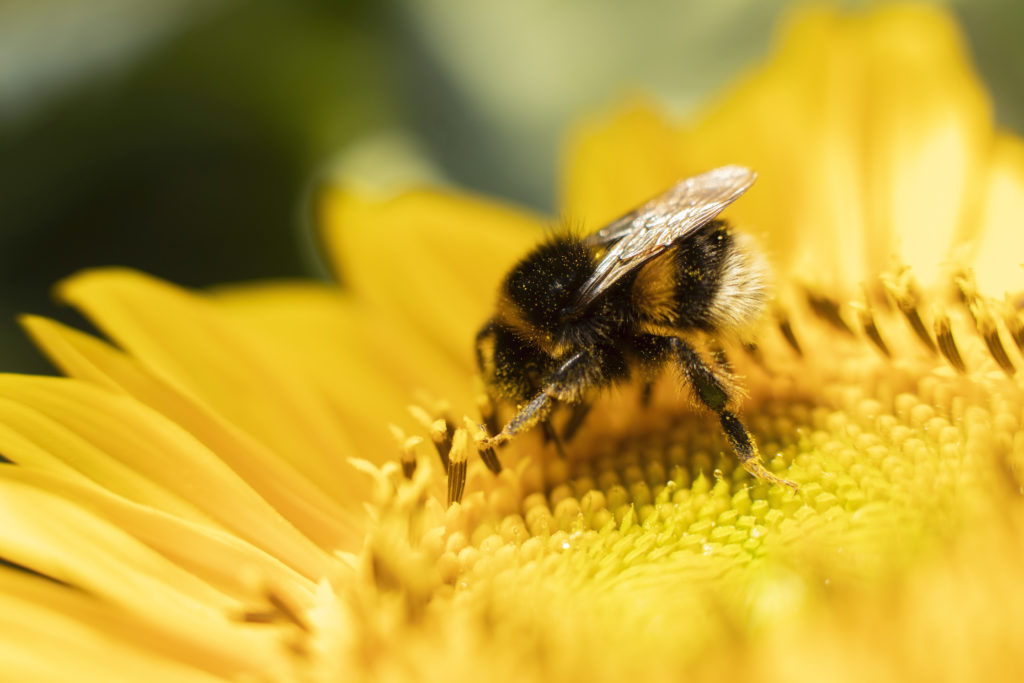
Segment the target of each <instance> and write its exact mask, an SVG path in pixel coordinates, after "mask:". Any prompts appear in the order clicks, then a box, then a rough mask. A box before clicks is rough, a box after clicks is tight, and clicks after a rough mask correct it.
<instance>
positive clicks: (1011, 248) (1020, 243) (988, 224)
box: [966, 135, 1024, 296]
mask: <svg viewBox="0 0 1024 683" xmlns="http://www.w3.org/2000/svg"><path fill="white" fill-rule="evenodd" d="M980 209H981V210H980V220H979V222H978V230H977V233H976V235H975V236H974V238H973V239H972V240H971V242H970V244H969V245H968V256H967V258H966V263H967V265H970V266H972V267H973V269H974V274H975V277H976V279H977V283H978V288H979V289H980V290H981V291H982V292H985V293H987V294H989V295H992V296H1001V295H1002V293H1004V292H1014V293H1016V292H1021V291H1024V229H1022V222H1024V218H1022V217H1024V141H1022V140H1021V139H1020V138H1018V137H1014V136H1011V135H1002V136H1000V137H999V138H998V140H997V142H996V145H995V149H994V150H993V154H992V160H991V164H990V166H989V175H988V178H987V183H986V188H985V193H984V199H983V202H982V205H981V207H980Z"/></svg>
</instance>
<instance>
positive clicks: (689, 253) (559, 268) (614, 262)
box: [476, 166, 793, 486]
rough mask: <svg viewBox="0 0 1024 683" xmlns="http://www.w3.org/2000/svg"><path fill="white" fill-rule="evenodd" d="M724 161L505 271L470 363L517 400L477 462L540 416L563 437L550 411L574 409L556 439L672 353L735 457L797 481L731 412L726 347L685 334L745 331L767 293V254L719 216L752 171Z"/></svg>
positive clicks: (491, 429) (763, 472) (494, 393)
mask: <svg viewBox="0 0 1024 683" xmlns="http://www.w3.org/2000/svg"><path fill="white" fill-rule="evenodd" d="M756 177H757V176H756V174H755V173H754V172H753V171H751V170H749V169H747V168H743V167H740V166H723V167H721V168H716V169H714V170H712V171H708V172H706V173H703V174H701V175H697V176H694V177H692V178H687V179H684V180H682V181H680V182H678V183H677V184H675V185H674V186H673V187H671V188H669V189H668V190H667V191H665V192H664V193H662V194H661V195H659V196H657V197H655V198H653V199H651V200H650V201H648V202H646V203H645V204H643V205H641V206H639V207H638V208H636V209H635V210H633V211H631V212H629V213H627V214H626V215H624V216H622V217H621V218H619V219H618V220H615V221H613V222H612V223H610V224H608V225H607V226H605V227H604V228H602V229H600V230H598V231H597V232H596V233H593V234H591V235H589V236H586V237H576V236H572V235H568V234H557V235H554V236H552V237H550V238H549V239H547V240H546V241H544V242H543V243H541V244H540V245H539V246H537V247H535V248H534V249H533V250H532V251H531V252H529V253H528V254H527V255H526V256H525V257H524V258H523V259H522V260H521V261H519V263H517V264H516V265H515V266H514V267H513V268H512V270H511V271H510V272H509V273H508V275H507V276H506V277H505V279H504V281H503V282H502V285H501V288H500V290H499V293H498V301H497V311H496V313H495V314H494V316H493V317H492V318H491V319H490V320H488V321H487V323H486V324H485V325H484V326H483V327H482V328H481V329H480V331H479V333H478V334H477V337H476V355H477V362H478V365H479V369H480V372H481V374H482V375H483V378H484V381H485V383H486V385H487V387H488V392H489V393H490V395H491V397H492V399H498V400H499V401H503V402H507V403H511V404H512V405H515V406H516V411H515V414H514V415H513V416H512V418H511V419H510V420H509V421H508V423H507V424H505V425H504V427H503V428H501V429H500V430H499V429H498V426H499V425H498V424H497V423H496V422H495V420H494V419H493V417H494V416H493V412H492V413H491V414H490V415H486V414H485V421H486V422H488V423H489V424H488V425H485V429H486V431H487V432H488V434H489V436H486V437H485V438H484V439H483V440H482V441H481V444H480V445H481V447H482V454H483V457H484V460H485V462H487V464H488V465H489V466H490V467H491V468H492V469H495V470H496V471H497V470H498V469H500V464H499V463H498V461H497V458H496V456H495V453H494V447H496V446H498V445H500V444H502V443H504V442H506V441H508V440H509V439H511V438H512V437H513V436H515V435H517V434H520V433H522V432H525V431H527V430H529V429H531V428H533V427H535V426H537V425H540V426H541V427H543V429H544V431H545V434H546V435H547V437H548V438H551V439H554V440H555V441H556V443H558V435H557V434H556V433H555V431H554V428H553V427H552V425H551V422H550V421H549V417H550V415H551V413H552V411H553V410H554V409H555V408H556V407H558V406H559V405H567V406H570V407H571V413H570V416H569V418H568V419H567V420H566V422H565V425H564V427H563V430H562V433H561V438H562V439H570V438H572V435H573V433H574V432H575V431H576V430H577V429H578V428H579V427H580V424H581V423H582V422H583V420H584V419H585V417H586V414H587V411H588V410H589V408H590V406H591V404H592V402H593V400H594V398H595V396H596V394H598V393H600V391H601V390H602V389H606V388H608V387H611V386H613V385H617V384H621V383H625V382H628V381H631V380H636V379H639V380H640V381H642V382H643V385H642V386H644V387H645V393H647V394H649V391H650V386H651V382H652V381H653V380H654V378H655V377H656V376H657V375H658V374H659V373H660V371H661V370H662V369H663V368H664V367H665V366H666V365H669V364H673V365H675V366H677V367H678V368H679V369H680V370H681V374H682V376H683V378H685V380H686V381H687V383H688V384H689V385H690V387H691V389H692V392H693V395H694V398H695V400H696V402H697V403H698V404H700V405H703V406H705V407H706V408H708V409H709V410H711V411H713V412H714V413H715V414H716V415H717V417H718V421H719V422H720V424H721V427H722V430H723V431H724V433H725V436H726V438H727V439H728V441H729V443H730V445H731V446H732V448H733V450H734V451H735V453H736V456H737V457H738V458H739V460H740V462H741V463H742V464H743V467H744V468H745V469H747V471H748V472H750V473H752V474H754V475H755V476H758V477H761V478H763V479H766V480H769V481H771V482H774V483H781V484H787V485H790V486H793V484H792V482H789V481H786V480H784V479H780V478H779V477H776V476H775V475H774V474H772V473H771V472H769V471H768V470H767V469H765V468H764V467H763V466H762V465H761V463H760V461H759V457H758V452H757V446H756V445H755V442H754V440H753V438H752V437H751V435H750V433H749V432H748V431H747V429H746V427H745V426H744V425H743V422H742V421H741V420H740V418H739V417H738V416H737V415H736V413H735V412H734V403H735V386H736V385H735V382H734V380H733V377H732V375H731V373H730V371H729V368H728V364H727V362H726V361H725V359H724V356H719V357H715V358H711V359H708V358H705V357H703V355H702V354H701V353H700V352H698V351H697V349H696V348H695V347H694V345H693V342H694V341H695V340H696V339H697V338H698V337H701V336H702V335H703V336H705V337H707V338H709V339H711V340H717V339H720V338H722V337H728V336H730V335H731V336H737V335H739V334H741V333H742V332H744V331H745V330H747V329H748V328H750V326H751V325H752V324H753V323H754V322H755V321H756V320H757V319H758V317H759V316H760V315H761V313H762V312H763V310H764V308H765V305H766V301H767V298H768V269H767V265H766V263H765V260H764V258H763V257H762V256H761V255H760V254H759V253H758V252H757V250H756V249H755V248H754V247H753V244H752V242H751V240H750V239H749V238H748V237H747V236H746V235H744V234H742V233H738V232H734V231H733V230H732V229H731V228H730V227H729V226H728V225H727V224H726V223H725V222H724V221H722V220H719V219H717V216H718V214H719V213H721V211H722V210H724V209H725V208H726V207H727V206H729V205H730V204H732V203H733V202H734V201H736V200H737V199H738V198H739V197H740V196H741V195H742V194H743V193H744V192H746V191H747V189H749V188H750V186H751V185H752V184H753V183H754V180H755V179H756Z"/></svg>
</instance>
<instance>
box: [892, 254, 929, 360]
mask: <svg viewBox="0 0 1024 683" xmlns="http://www.w3.org/2000/svg"><path fill="white" fill-rule="evenodd" d="M881 281H882V285H883V286H884V287H885V291H886V292H888V293H889V295H890V296H891V297H892V298H893V300H894V301H895V302H896V308H898V309H899V311H900V313H902V314H903V317H904V318H906V320H907V324H909V325H910V329H911V330H913V331H914V334H915V335H917V338H918V340H919V341H920V342H921V343H922V344H924V347H925V348H926V349H928V350H929V351H931V352H932V353H936V352H937V351H938V349H937V348H936V346H935V341H934V340H932V337H931V335H930V334H928V328H927V327H925V324H924V321H923V320H921V313H920V312H919V311H918V307H919V306H920V305H921V293H920V290H919V289H918V287H917V283H916V282H915V281H914V278H913V276H912V275H911V274H910V268H906V267H904V268H903V269H902V270H901V271H900V272H899V273H898V274H896V275H892V274H888V273H887V274H883V275H882V277H881Z"/></svg>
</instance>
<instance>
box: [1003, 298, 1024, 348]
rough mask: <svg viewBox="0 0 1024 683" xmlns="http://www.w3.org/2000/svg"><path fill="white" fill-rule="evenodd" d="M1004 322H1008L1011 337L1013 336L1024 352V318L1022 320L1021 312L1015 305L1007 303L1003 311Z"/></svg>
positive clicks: (1007, 327)
mask: <svg viewBox="0 0 1024 683" xmlns="http://www.w3.org/2000/svg"><path fill="white" fill-rule="evenodd" d="M1003 322H1004V323H1005V324H1006V329H1007V331H1009V333H1010V337H1011V338H1013V342H1014V343H1015V344H1016V345H1017V348H1018V349H1020V351H1021V353H1024V320H1021V317H1020V313H1018V312H1017V310H1016V309H1015V308H1014V307H1013V305H1012V304H1007V305H1006V306H1005V310H1004V311H1003Z"/></svg>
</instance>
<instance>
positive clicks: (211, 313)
mask: <svg viewBox="0 0 1024 683" xmlns="http://www.w3.org/2000/svg"><path fill="white" fill-rule="evenodd" d="M1022 150H1024V146H1022V144H1021V143H1020V142H1019V141H1018V140H1017V139H1015V138H1012V137H1009V136H1007V135H1004V134H1001V133H996V132H994V131H993V130H992V128H991V123H990V112H989V105H988V102H987V99H986V97H985V95H984V93H983V91H982V89H981V88H980V86H979V85H978V84H977V81H976V80H975V78H974V76H973V75H972V73H971V72H970V70H969V68H968V67H967V66H966V62H965V60H964V56H963V49H962V46H961V45H960V42H959V38H958V36H957V34H956V31H955V29H954V28H953V27H952V25H951V24H950V22H949V20H948V19H947V18H946V17H945V15H943V14H941V13H939V12H938V11H937V10H934V9H929V8H927V7H916V6H914V7H910V6H892V7H886V8H883V9H881V10H878V11H875V12H872V13H870V14H866V15H863V16H860V17H854V18H849V17H840V16H837V15H835V14H833V13H830V12H825V11H815V12H811V13H808V14H803V15H800V16H799V17H798V18H797V19H796V20H795V21H794V22H792V24H791V25H790V27H789V29H788V30H787V31H786V32H785V33H784V38H783V40H782V42H781V45H780V48H779V51H778V53H777V55H776V56H775V57H774V58H772V59H771V60H770V61H769V62H768V63H766V64H765V65H763V66H762V67H760V68H759V69H758V70H757V71H755V72H754V73H752V74H751V75H750V76H749V77H748V78H747V79H746V80H745V81H744V82H743V83H741V84H740V85H739V86H738V87H737V88H735V89H734V90H732V91H730V92H728V93H726V95H725V96H724V97H723V98H722V99H721V100H720V101H719V102H718V103H717V105H715V106H713V107H711V108H710V109H709V110H708V112H707V113H706V115H705V116H704V117H702V118H700V119H699V120H697V121H696V123H694V124H692V125H689V126H686V127H677V126H676V125H675V124H672V123H670V122H668V121H667V120H666V119H664V118H663V117H662V116H661V115H660V114H659V113H657V111H656V110H654V109H653V108H651V107H649V106H647V105H644V104H634V105H632V106H630V107H628V108H626V109H625V110H623V111H621V112H618V113H616V114H613V115H611V116H609V117H605V118H602V119H600V120H595V121H592V122H590V123H589V124H587V125H585V126H583V127H582V128H581V129H580V131H579V132H578V134H577V136H576V137H575V138H574V141H573V144H572V153H571V154H570V157H569V163H568V169H569V172H568V174H567V175H568V182H567V186H566V188H565V204H566V207H567V208H566V213H567V215H568V217H569V218H570V219H571V220H573V221H580V222H582V223H583V224H584V229H586V230H590V231H592V230H594V229H596V228H597V227H599V226H600V225H602V224H603V223H604V222H606V221H607V220H609V219H610V218H613V217H615V216H617V215H620V214H621V213H623V212H624V211H625V210H628V209H630V208H632V207H633V206H635V205H636V204H638V203H639V202H641V201H642V200H644V199H646V198H647V197H649V196H651V195H653V194H655V193H657V192H658V191H660V190H662V189H664V188H665V187H667V186H669V185H670V184H672V183H673V182H674V181H676V180H678V179H679V178H680V177H686V176H690V175H694V174H695V173H697V172H700V171H703V170H706V169H708V168H712V167H716V166H721V165H723V164H727V163H737V164H743V165H745V166H749V167H751V168H754V169H756V170H757V171H758V173H759V174H760V177H761V180H760V181H759V184H758V186H757V187H756V188H754V189H753V190H752V191H751V192H750V193H749V196H746V197H744V199H743V201H741V202H738V203H737V204H735V205H734V206H733V207H731V208H730V209H729V211H728V217H729V219H730V220H731V221H732V222H734V223H735V224H736V225H737V226H738V227H740V228H741V229H743V230H745V231H747V232H749V233H750V234H752V235H753V236H755V237H756V238H758V239H759V241H760V242H761V243H762V245H763V246H764V247H765V249H766V250H767V252H768V255H769V258H770V259H771V260H772V261H773V263H774V266H775V277H776V288H777V289H776V292H777V300H776V303H775V305H774V309H773V310H772V312H771V314H770V315H768V316H766V320H765V321H764V325H763V328H762V329H760V330H759V335H758V337H757V344H756V348H754V347H749V346H748V347H745V348H744V347H742V346H740V345H737V344H733V345H732V346H730V347H729V349H728V351H729V355H730V359H731V361H732V362H733V363H734V368H735V371H736V374H737V376H738V377H739V378H740V382H741V383H742V386H743V388H744V390H745V391H746V394H747V396H746V398H745V399H744V400H743V402H742V413H743V416H744V420H745V421H746V423H747V424H748V426H749V427H750V429H751V431H752V432H753V435H754V437H755V439H756V441H757V443H758V444H759V447H760V451H761V456H762V458H763V461H764V464H765V466H766V467H768V468H769V469H770V470H771V471H772V472H774V473H775V474H777V475H779V476H784V477H786V478H789V479H792V480H794V481H796V482H798V483H799V484H800V489H799V491H793V490H791V489H788V488H785V487H779V486H773V485H770V484H769V483H766V482H764V481H762V480H756V479H752V478H750V477H749V476H748V475H747V474H746V472H745V471H744V470H743V469H742V468H740V467H737V463H736V461H735V458H734V457H733V456H732V454H731V452H730V449H729V448H728V446H727V444H726V443H725V439H724V437H722V436H721V434H720V433H719V430H718V429H717V425H716V424H715V423H714V420H713V419H712V418H710V417H709V416H708V415H706V414H703V413H701V412H699V411H695V410H693V409H692V407H691V406H690V405H689V404H688V402H687V401H686V400H685V398H684V397H683V396H682V395H681V390H680V383H679V382H678V378H675V377H673V376H671V375H670V374H669V375H666V377H665V378H664V379H663V380H662V381H660V382H659V383H658V384H657V385H656V386H655V389H654V393H653V395H652V396H651V397H650V401H649V403H646V404H644V403H643V402H642V400H641V398H642V397H641V396H639V395H638V394H639V393H640V389H639V388H627V389H625V390H623V391H621V392H619V393H617V394H614V395H610V396H608V397H607V398H606V399H604V400H602V401H601V402H600V403H599V404H597V405H596V406H595V408H594V409H593V411H592V412H591V414H590V415H588V416H587V417H586V420H585V421H584V423H583V424H582V425H581V426H580V428H579V430H578V432H577V436H576V438H574V439H573V440H572V441H571V442H569V443H567V444H566V445H565V453H564V457H563V456H560V455H559V454H558V453H557V451H556V448H555V447H554V446H553V445H552V444H550V443H547V444H546V443H544V439H543V438H542V436H541V435H539V434H530V435H526V436H524V437H523V438H522V439H520V440H518V441H516V442H514V443H513V444H512V445H511V446H510V447H509V448H506V449H504V450H502V451H500V452H499V453H498V454H497V457H499V458H500V459H501V464H502V467H501V468H500V469H501V471H500V472H499V473H497V474H495V473H494V472H493V471H492V470H496V469H499V468H498V467H497V466H496V463H495V462H493V461H488V462H487V463H485V462H484V461H483V460H481V459H480V458H478V457H477V454H476V452H475V448H474V442H475V440H476V438H477V436H478V433H477V432H478V429H479V428H478V426H477V423H478V422H479V418H480V413H479V407H478V403H477V398H478V395H479V394H480V390H479V387H477V386H475V385H474V380H473V377H474V370H473V367H472V339H473V335H474V334H475V332H476V330H477V329H478V327H479V326H480V325H481V323H482V322H483V321H484V320H485V319H486V318H487V316H488V314H489V311H490V310H491V307H492V305H493V296H494V292H495V291H496V288H497V285H498V282H499V280H500V278H501V277H502V275H503V274H504V273H505V272H506V271H507V270H508V268H509V267H510V266H511V265H512V264H513V263H514V262H515V261H516V259H518V258H519V257H520V256H521V255H522V254H523V253H524V252H525V251H526V250H527V249H529V247H530V246H531V245H532V244H533V243H534V242H535V241H536V240H537V239H538V237H539V236H540V235H541V234H542V233H543V230H544V228H545V226H546V223H547V221H546V219H543V218H540V217H537V216H533V215H530V214H527V213H525V212H522V211H518V210H514V209H510V208H507V207H504V206H500V205H497V204H493V203H490V202H488V201H486V200H482V199H478V198H467V197H463V196H459V195H455V194H450V193H443V192H437V191H427V190H422V191H417V192H410V193H406V194H403V195H401V196H398V197H369V196H365V195H359V194H353V193H349V192H346V191H344V190H335V191H331V192H329V193H328V194H327V195H325V197H324V201H323V203H322V205H321V209H322V216H323V224H324V226H325V232H324V241H325V244H326V247H327V250H328V254H329V255H330V256H331V258H332V259H333V261H334V263H335V265H336V268H337V271H338V274H339V276H340V278H341V280H342V281H343V282H344V283H345V288H344V289H343V290H341V291H338V290H337V289H335V288H332V287H327V286H319V285H313V284H299V283H290V284H275V285H266V286H261V287H246V288H236V289H230V290H224V291H219V292H215V293H213V294H211V295H198V294H193V293H188V292H184V291H182V290H180V289H177V288H175V287H172V286H170V285H167V284H165V283H162V282H159V281H156V280H154V279H152V278H149V277H146V276H142V275H139V274H137V273H133V272H127V271H120V270H106V271H94V272H89V273H84V274H81V275H79V276H76V277H75V278H72V279H70V280H68V281H67V282H65V283H63V284H62V285H61V287H60V292H59V293H60V295H61V297H62V298H63V299H65V300H66V301H68V302H70V303H72V304H73V305H75V306H76V307H77V308H78V309H79V310H81V311H83V312H84V313H85V314H86V315H87V316H88V317H89V318H90V319H91V320H92V322H93V323H94V324H95V325H96V326H97V327H98V328H99V329H100V330H101V331H102V332H103V333H104V334H105V335H106V336H107V337H109V339H111V340H112V341H113V342H114V343H115V344H116V347H115V346H114V345H112V344H110V343H108V342H106V341H102V340H100V339H97V338H94V337H92V336H89V335H85V334H82V333H79V332H75V331H73V330H70V329H68V328H66V327H64V326H62V325H58V324H56V323H53V322H51V321H47V320H43V319H39V318H26V319H25V321H24V322H25V326H26V328H27V329H28V330H29V332H30V333H31V334H32V335H33V337H34V338H35V339H36V341H37V342H38V343H39V345H40V346H41V348H43V349H44V350H45V352H46V353H47V354H48V355H49V356H50V357H51V358H52V359H53V360H54V362H55V363H56V364H57V365H58V366H59V367H60V368H61V369H62V370H63V371H64V372H65V374H66V375H67V376H68V377H67V378H42V377H25V376H16V375H11V376H6V377H0V453H2V454H3V455H4V457H5V458H7V459H9V460H10V461H12V462H13V463H16V466H5V467H3V468H2V470H3V471H2V474H3V476H2V477H0V489H2V491H0V505H2V506H3V507H4V519H5V523H4V524H3V525H0V556H2V557H3V558H4V559H6V560H7V561H8V562H10V563H12V564H14V565H17V566H19V567H23V568H27V569H30V570H32V571H33V572H35V574H37V575H34V574H28V573H25V572H21V571H17V570H15V569H3V570H2V571H0V579H2V581H3V583H2V587H0V599H2V600H3V601H4V602H5V604H6V606H7V609H5V610H3V611H2V614H4V615H6V616H5V617H4V620H5V621H4V624H5V627H4V631H3V633H4V636H5V637H4V638H3V639H0V643H3V644H2V645H0V647H2V650H3V655H2V656H3V661H4V662H5V665H6V666H7V668H6V671H7V672H10V675H11V676H13V677H14V678H17V679H28V680H33V679H47V678H49V679H60V678H62V677H65V678H66V677H67V676H66V674H67V673H68V672H69V671H72V670H74V671H75V672H76V673H77V674H79V675H81V674H83V672H84V673H85V674H90V673H91V674H93V675H94V677H95V678H96V679H98V680H110V679H126V680H132V679H140V678H143V677H145V678H146V679H147V680H153V679H155V680H182V679H188V680H238V679H249V680H272V681H292V680H296V681H329V680H341V679H345V680H351V679H365V680H407V679H408V680H420V679H429V678H443V679H445V680H449V681H451V680H462V679H465V680H476V679H479V678H480V677H481V676H486V677H487V678H490V679H507V680H515V681H521V680H531V679H534V680H552V679H602V680H622V679H624V678H638V677H643V678H646V679H659V680H660V679H672V680H675V679H678V678H679V677H680V676H683V675H685V676H688V677H690V678H694V679H708V680H717V679H725V680H737V679H740V678H753V677H758V676H759V677H764V678H775V679H779V680H803V679H806V680H818V679H820V678H822V677H823V676H827V677H835V676H839V675H843V674H845V675H846V677H848V678H850V679H851V680H853V679H856V680H860V679H864V678H865V677H871V678H875V679H879V678H888V679H892V680H905V679H906V678H908V677H911V676H913V677H920V678H924V679H929V680H945V679H949V680H954V679H964V678H978V677H982V676H985V677H990V678H996V677H1003V678H1010V677H1013V675H1014V674H1015V673H1019V672H1016V671H1014V668H1013V667H1015V666H1017V658H1016V657H1015V654H1014V652H1015V649H1014V648H1015V647H1016V645H1017V644H1018V643H1019V642H1021V641H1022V640H1024V633H1022V630H1024V627H1022V626H1021V623H1020V620H1019V619H1016V618H1015V616H1014V615H1016V614H1019V613H1021V612H1022V611H1024V591H1022V590H1021V589H1020V588H1019V580H1018V576H1019V567H1020V566H1021V561H1022V560H1024V544H1022V542H1021V539H1022V538H1024V536H1022V531H1024V517H1022V510H1024V507H1022V504H1021V495H1022V478H1021V474H1020V471H1021V468H1022V467H1024V436H1022V432H1021V430H1020V425H1021V421H1022V420H1024V385H1022V383H1021V380H1020V379H1019V376H1018V370H1019V369H1020V368H1021V367H1022V366H1024V357H1022V355H1021V352H1020V349H1021V345H1022V344H1024V323H1022V320H1021V316H1020V300H1019V299H1018V298H1015V294H1016V293H1019V292H1021V291H1024V283H1022V281H1021V275H1022V273H1021V271H1020V266H1019V261H1020V257H1019V254H1020V253H1022V250H1021V248H1020V247H1021V246H1022V238H1021V236H1020V234H1019V230H1017V229H1016V226H1017V225H1018V224H1019V220H1020V217H1021V216H1024V151H1022ZM1007 293H1009V295H1007ZM417 392H418V393H417ZM436 397H441V398H436ZM410 404H411V408H410ZM645 405H646V407H644V406H645ZM467 416H468V419H466V418H467ZM389 424H390V425H391V430H390V433H389V430H388V425H389ZM439 456H440V457H439ZM489 466H490V467H489ZM449 503H451V504H449ZM39 575H41V576H39ZM44 577H48V578H44ZM48 579H55V580H56V581H51V580H48ZM58 647H59V648H61V650H60V651H61V652H63V653H66V656H67V660H66V661H63V660H62V661H58V660H56V659H55V658H53V657H52V652H53V651H54V650H55V648H58Z"/></svg>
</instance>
